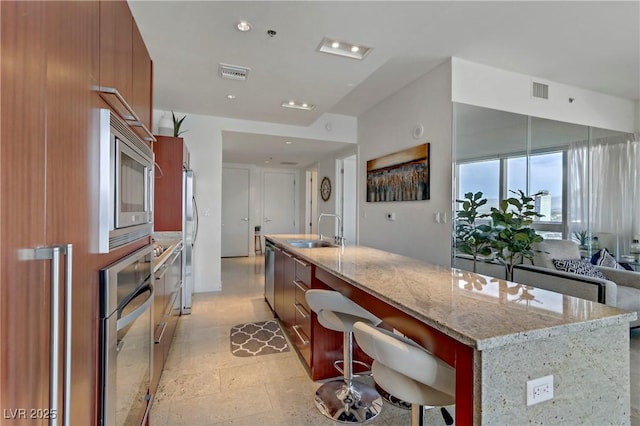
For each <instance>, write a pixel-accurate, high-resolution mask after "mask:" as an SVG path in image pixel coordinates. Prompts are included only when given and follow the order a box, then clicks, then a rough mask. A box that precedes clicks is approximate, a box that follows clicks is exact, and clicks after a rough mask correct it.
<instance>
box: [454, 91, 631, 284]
mask: <svg viewBox="0 0 640 426" xmlns="http://www.w3.org/2000/svg"><path fill="white" fill-rule="evenodd" d="M453 135H454V141H453V159H454V167H453V170H454V179H453V182H454V188H453V192H454V193H453V195H454V198H455V199H462V198H463V197H464V194H465V193H468V192H472V193H475V192H478V191H481V192H482V193H483V197H484V198H486V199H487V204H485V205H484V206H482V207H481V208H480V209H479V210H480V213H488V212H489V211H490V208H491V207H497V206H498V203H499V201H500V200H502V199H505V198H507V197H509V196H513V194H512V193H511V192H510V191H518V190H522V191H523V192H524V193H525V194H528V195H533V194H536V193H539V194H540V195H538V196H536V199H535V209H536V212H537V213H538V214H540V215H541V217H538V218H536V220H535V223H534V225H533V227H534V228H535V229H536V231H537V232H538V233H539V234H541V235H542V236H543V237H544V238H546V239H573V240H574V241H576V242H578V243H579V244H581V245H583V247H582V249H583V250H582V253H583V255H584V256H588V255H590V254H591V252H593V251H596V250H598V249H599V248H601V247H606V248H607V249H609V251H611V252H612V253H614V254H615V255H616V256H618V257H620V255H625V254H628V253H629V250H630V244H631V243H632V242H633V240H634V239H640V235H639V234H640V197H639V196H637V195H636V194H638V193H639V191H640V168H639V166H638V162H639V161H640V141H637V140H636V141H634V140H633V135H630V134H628V133H623V132H617V131H612V130H606V129H598V128H590V127H588V126H582V125H577V124H571V123H564V122H560V121H554V120H548V119H542V118H537V117H528V116H525V115H521V114H514V113H509V112H504V111H498V110H492V109H488V108H481V107H476V106H471V105H466V104H460V103H455V104H454V129H453ZM460 206H461V204H460V203H455V206H454V209H455V211H454V212H453V215H452V217H453V218H455V217H456V211H457V210H459V209H460ZM478 223H488V219H486V218H481V219H479V220H478ZM455 225H456V221H455V220H454V245H455V240H456V238H455V237H456V235H455V230H456V228H455ZM594 236H596V237H598V238H597V241H598V243H596V244H593V242H594V239H593V238H592V237H594ZM592 245H593V246H592ZM455 253H458V254H459V250H454V254H455ZM458 257H459V256H458ZM462 257H464V256H462ZM467 257H468V256H467ZM453 265H454V266H458V267H463V266H461V265H460V264H459V263H458V262H457V261H456V256H454V261H453ZM474 267H475V266H474ZM463 268H464V267H463ZM464 269H468V268H464ZM478 272H482V271H478Z"/></svg>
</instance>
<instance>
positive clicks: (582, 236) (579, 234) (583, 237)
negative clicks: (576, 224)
mask: <svg viewBox="0 0 640 426" xmlns="http://www.w3.org/2000/svg"><path fill="white" fill-rule="evenodd" d="M573 238H574V239H575V240H576V241H577V242H578V244H579V245H580V248H581V249H585V250H586V249H587V248H589V243H590V242H591V234H589V231H587V230H586V229H583V230H582V231H575V232H574V233H573Z"/></svg>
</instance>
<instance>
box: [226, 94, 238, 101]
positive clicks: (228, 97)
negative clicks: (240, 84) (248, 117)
mask: <svg viewBox="0 0 640 426" xmlns="http://www.w3.org/2000/svg"><path fill="white" fill-rule="evenodd" d="M235 98H236V95H227V99H231V100H233V99H235Z"/></svg>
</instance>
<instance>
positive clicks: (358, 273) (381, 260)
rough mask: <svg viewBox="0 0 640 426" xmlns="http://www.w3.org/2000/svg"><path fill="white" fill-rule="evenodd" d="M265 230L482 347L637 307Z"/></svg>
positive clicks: (598, 321)
mask: <svg viewBox="0 0 640 426" xmlns="http://www.w3.org/2000/svg"><path fill="white" fill-rule="evenodd" d="M266 238H267V239H269V240H271V241H272V242H274V243H275V244H276V245H280V246H281V247H282V248H285V249H286V250H287V251H290V252H292V253H294V254H296V255H298V256H300V257H301V258H304V259H306V260H308V261H309V262H311V263H313V264H315V265H316V267H318V268H322V269H323V270H325V271H327V272H328V273H330V274H333V275H335V276H336V277H339V278H341V279H343V280H344V281H346V282H348V283H350V284H351V285H353V286H355V287H357V288H359V289H361V290H363V291H365V292H367V293H369V294H371V295H373V296H375V297H377V298H379V299H381V300H383V301H384V302H386V303H388V304H390V305H392V306H394V307H396V308H398V309H400V310H402V311H403V312H406V313H407V314H409V315H411V316H413V317H414V318H416V319H418V320H420V321H422V322H424V323H425V324H427V325H429V326H430V327H433V328H435V329H437V330H439V331H441V332H442V333H444V334H446V335H448V336H450V337H452V338H454V339H455V340H457V341H459V342H461V343H463V344H465V345H468V346H470V347H473V348H474V349H475V350H479V351H481V350H485V349H489V348H496V347H500V346H504V345H509V344H516V343H521V342H526V341H530V340H536V339H542V338H547V337H552V336H558V335H562V334H570V333H578V332H582V331H588V330H594V329H597V328H600V327H603V326H608V325H613V324H624V323H628V322H629V321H632V320H634V319H635V318H636V313H634V312H628V311H624V310H621V309H617V308H614V307H610V306H607V305H603V304H600V303H596V302H591V301H587V300H584V299H579V298H575V297H572V296H566V295H562V294H559V293H554V292H551V291H547V290H542V289H539V288H534V287H531V286H524V285H519V284H516V283H512V282H509V281H505V280H499V279H496V278H493V277H488V276H483V275H479V274H474V273H471V272H468V271H464V270H460V269H455V268H449V267H442V266H436V265H431V264H428V263H426V262H424V261H420V260H417V259H413V258H410V257H406V256H402V255H398V254H394V253H390V252H386V251H382V250H378V249H374V248H370V247H365V246H346V247H318V248H298V247H294V246H293V245H291V244H290V241H291V240H317V239H318V237H317V235H315V234H314V235H310V234H278V235H267V236H266Z"/></svg>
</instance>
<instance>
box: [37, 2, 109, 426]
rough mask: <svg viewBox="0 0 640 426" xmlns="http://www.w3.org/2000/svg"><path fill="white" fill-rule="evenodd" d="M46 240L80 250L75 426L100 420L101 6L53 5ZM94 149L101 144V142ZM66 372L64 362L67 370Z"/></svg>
mask: <svg viewBox="0 0 640 426" xmlns="http://www.w3.org/2000/svg"><path fill="white" fill-rule="evenodd" d="M46 4H47V6H46V18H47V26H46V29H47V67H46V82H47V89H46V110H47V117H46V146H47V157H46V164H47V167H46V170H47V176H46V181H47V188H46V194H47V195H46V200H47V205H46V221H47V223H46V235H47V237H46V241H47V244H48V245H51V244H69V243H70V244H73V288H72V295H73V298H72V301H73V307H72V318H73V320H72V324H73V327H72V336H71V339H72V348H71V358H72V360H73V362H72V371H71V376H72V377H73V380H74V382H79V383H83V386H73V387H72V390H71V401H72V417H71V419H72V420H71V423H72V424H90V423H91V422H93V421H95V419H96V417H97V404H96V394H97V377H98V375H97V371H96V365H97V363H98V348H97V341H98V318H97V315H96V308H97V300H98V288H99V282H98V273H97V272H98V269H99V268H100V263H101V257H100V256H99V255H96V254H91V253H90V247H89V243H90V241H89V236H90V235H91V220H90V219H91V218H90V215H91V208H90V204H91V200H90V196H89V194H90V191H89V188H88V186H85V188H84V190H79V189H80V187H79V186H78V183H79V182H89V181H90V179H89V177H90V175H91V173H92V168H91V165H90V164H89V162H88V160H87V159H88V158H89V153H90V152H91V151H90V149H91V144H92V142H94V140H95V139H94V138H92V136H93V135H95V138H96V139H97V136H98V133H97V131H95V132H94V131H93V130H94V129H92V127H91V123H92V122H91V111H92V106H93V103H94V102H95V94H94V93H92V92H91V90H90V88H91V87H92V86H93V85H95V84H96V83H97V80H96V77H97V76H98V75H99V71H98V66H99V57H98V47H99V38H98V36H99V34H98V32H97V31H96V30H95V28H96V27H98V26H99V16H100V15H99V13H100V9H99V4H98V3H97V2H77V3H76V2H53V3H49V2H47V3H46ZM94 143H97V141H95V142H94ZM59 368H60V371H62V359H61V364H60V366H59Z"/></svg>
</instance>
